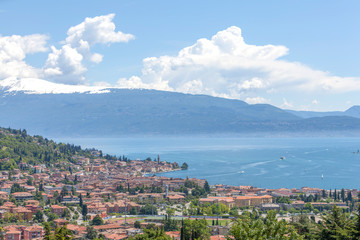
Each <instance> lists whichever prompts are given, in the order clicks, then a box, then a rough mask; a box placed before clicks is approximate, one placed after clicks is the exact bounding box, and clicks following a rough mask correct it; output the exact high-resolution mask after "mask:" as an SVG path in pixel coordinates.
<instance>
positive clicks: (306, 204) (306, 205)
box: [304, 202, 314, 212]
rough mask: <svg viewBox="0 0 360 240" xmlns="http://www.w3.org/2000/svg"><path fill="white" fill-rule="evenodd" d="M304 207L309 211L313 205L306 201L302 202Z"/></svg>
mask: <svg viewBox="0 0 360 240" xmlns="http://www.w3.org/2000/svg"><path fill="white" fill-rule="evenodd" d="M304 209H305V210H309V211H310V212H311V211H314V206H313V205H312V204H311V203H309V202H308V203H305V204H304Z"/></svg>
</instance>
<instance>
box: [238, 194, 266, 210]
mask: <svg viewBox="0 0 360 240" xmlns="http://www.w3.org/2000/svg"><path fill="white" fill-rule="evenodd" d="M264 203H272V197H271V196H270V195H264V196H253V195H249V196H237V197H235V206H236V207H248V206H259V205H260V204H264Z"/></svg>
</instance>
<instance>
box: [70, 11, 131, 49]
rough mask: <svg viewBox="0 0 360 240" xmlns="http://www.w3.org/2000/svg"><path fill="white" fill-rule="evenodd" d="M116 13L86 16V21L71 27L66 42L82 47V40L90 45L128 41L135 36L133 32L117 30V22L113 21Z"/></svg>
mask: <svg viewBox="0 0 360 240" xmlns="http://www.w3.org/2000/svg"><path fill="white" fill-rule="evenodd" d="M114 17H115V14H108V15H104V16H98V17H94V18H86V19H85V21H84V22H82V23H80V24H78V25H76V26H74V27H71V28H70V29H69V30H68V32H67V35H68V37H67V38H66V42H67V43H69V44H71V45H72V46H73V47H80V46H81V45H82V42H87V43H88V44H89V45H90V46H91V45H94V44H96V43H102V44H106V43H116V42H128V41H130V40H132V39H134V38H135V37H134V36H133V35H132V34H128V33H123V32H120V31H118V32H116V31H115V24H114V22H113V21H112V20H113V18H114Z"/></svg>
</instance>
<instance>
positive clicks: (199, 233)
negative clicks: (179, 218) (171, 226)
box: [182, 219, 210, 240]
mask: <svg viewBox="0 0 360 240" xmlns="http://www.w3.org/2000/svg"><path fill="white" fill-rule="evenodd" d="M182 232H183V239H184V240H193V239H209V238H210V229H209V228H208V227H207V222H206V220H205V219H201V220H198V219H196V220H193V221H191V220H190V219H185V220H184V224H183V226H182Z"/></svg>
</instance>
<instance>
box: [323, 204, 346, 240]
mask: <svg viewBox="0 0 360 240" xmlns="http://www.w3.org/2000/svg"><path fill="white" fill-rule="evenodd" d="M319 227H320V231H319V238H320V239H326V240H335V239H351V235H352V231H353V223H352V222H351V221H350V220H349V219H347V218H346V216H345V214H344V213H343V212H342V210H341V209H340V208H339V207H337V206H336V205H334V206H333V208H332V211H331V213H330V214H327V215H324V216H323V219H322V224H321V225H320V226H319Z"/></svg>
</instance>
